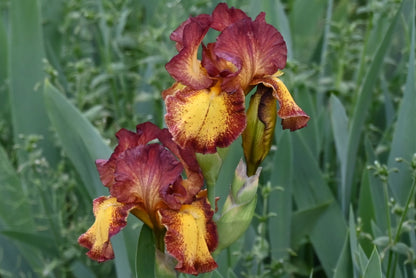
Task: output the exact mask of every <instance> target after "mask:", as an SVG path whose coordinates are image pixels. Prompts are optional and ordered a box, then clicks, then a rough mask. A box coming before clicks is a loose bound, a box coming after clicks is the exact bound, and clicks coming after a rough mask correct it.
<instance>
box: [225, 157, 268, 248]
mask: <svg viewBox="0 0 416 278" xmlns="http://www.w3.org/2000/svg"><path fill="white" fill-rule="evenodd" d="M260 171H261V168H259V169H258V170H257V172H256V174H255V175H253V176H251V177H248V176H247V174H246V165H245V163H244V162H243V161H240V163H239V164H238V166H237V169H236V170H235V176H234V180H233V183H232V185H231V190H230V194H229V195H228V197H227V200H226V201H225V204H224V207H223V210H222V214H221V216H220V218H219V219H218V221H217V231H218V240H219V242H218V247H217V251H220V250H222V249H224V248H227V247H228V246H230V245H231V244H232V243H233V242H235V241H236V240H237V239H239V238H240V237H241V236H242V235H243V234H244V232H245V231H246V230H247V228H248V226H249V225H250V223H251V220H252V218H253V215H254V210H255V208H256V203H257V195H256V193H257V188H258V182H259V175H260Z"/></svg>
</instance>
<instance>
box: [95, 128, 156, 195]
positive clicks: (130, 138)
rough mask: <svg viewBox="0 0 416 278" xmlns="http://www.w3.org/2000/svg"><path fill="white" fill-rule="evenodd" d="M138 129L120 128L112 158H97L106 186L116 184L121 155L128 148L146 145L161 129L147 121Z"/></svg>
mask: <svg viewBox="0 0 416 278" xmlns="http://www.w3.org/2000/svg"><path fill="white" fill-rule="evenodd" d="M136 129H137V131H136V133H135V132H132V131H129V130H127V129H124V128H122V129H120V130H119V131H118V132H117V133H116V137H117V140H118V145H117V147H116V148H115V150H114V152H113V153H112V154H111V157H110V159H108V160H105V159H97V160H96V162H95V164H96V166H97V170H98V173H99V174H100V179H101V181H102V183H103V184H104V186H106V187H108V188H111V186H112V185H113V184H114V182H115V180H114V171H115V164H116V161H117V159H119V157H120V155H121V154H122V153H123V152H124V151H126V150H127V149H130V148H133V147H136V146H140V145H145V144H147V143H148V142H149V141H151V140H153V139H155V138H157V137H158V135H159V133H160V132H161V129H160V128H159V127H157V126H156V125H154V124H152V123H150V122H146V123H143V124H140V125H138V126H137V128H136Z"/></svg>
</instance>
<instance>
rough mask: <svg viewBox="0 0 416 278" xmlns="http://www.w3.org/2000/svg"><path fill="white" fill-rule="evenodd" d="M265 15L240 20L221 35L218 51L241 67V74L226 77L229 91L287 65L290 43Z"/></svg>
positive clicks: (239, 71) (224, 87) (225, 86)
mask: <svg viewBox="0 0 416 278" xmlns="http://www.w3.org/2000/svg"><path fill="white" fill-rule="evenodd" d="M264 17H265V14H264V13H261V14H260V15H259V16H258V17H257V18H256V20H255V21H252V20H251V19H250V18H245V19H242V20H240V21H237V22H235V23H234V24H232V25H230V26H228V27H227V28H225V29H224V30H223V31H222V33H221V34H220V35H219V36H218V38H217V42H216V44H215V48H214V52H215V54H216V55H217V56H218V57H220V58H223V59H224V60H227V61H229V62H231V63H233V64H234V65H235V66H236V67H237V68H238V76H234V75H231V76H229V77H224V80H223V85H222V88H223V89H224V90H225V91H227V92H232V91H235V90H236V89H238V88H243V89H244V88H246V87H247V86H248V85H249V84H250V83H251V80H252V79H253V78H256V77H261V76H264V75H271V74H273V73H275V72H276V71H277V70H278V69H283V68H284V67H285V65H286V57H287V48H286V43H285V41H284V40H283V37H282V35H281V34H280V33H279V31H277V30H276V28H274V27H273V26H272V25H270V24H267V23H266V21H265V19H264Z"/></svg>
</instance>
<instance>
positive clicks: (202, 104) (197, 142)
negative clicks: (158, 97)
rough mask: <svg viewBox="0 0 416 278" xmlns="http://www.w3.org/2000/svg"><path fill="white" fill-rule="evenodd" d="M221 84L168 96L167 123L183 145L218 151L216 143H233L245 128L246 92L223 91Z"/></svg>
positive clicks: (224, 144) (218, 145) (225, 144)
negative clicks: (231, 92)
mask: <svg viewBox="0 0 416 278" xmlns="http://www.w3.org/2000/svg"><path fill="white" fill-rule="evenodd" d="M220 86H221V85H220V84H217V85H215V86H214V87H211V88H209V89H204V90H192V89H190V88H185V89H184V90H181V91H177V92H176V93H175V94H174V95H170V96H168V97H167V98H166V99H165V103H166V111H167V113H166V115H165V120H166V124H167V126H168V128H169V131H170V132H171V133H172V136H173V138H174V140H175V141H176V142H177V143H178V144H179V145H180V146H181V147H182V148H192V149H194V150H195V151H196V152H201V153H214V152H216V147H226V146H228V145H230V144H231V142H233V141H234V140H235V139H236V138H237V137H238V136H239V135H240V134H241V132H242V131H243V130H244V128H245V126H246V122H245V121H246V120H245V111H244V93H243V92H242V91H241V90H240V91H237V92H235V93H233V94H230V93H226V92H222V91H221V87H220Z"/></svg>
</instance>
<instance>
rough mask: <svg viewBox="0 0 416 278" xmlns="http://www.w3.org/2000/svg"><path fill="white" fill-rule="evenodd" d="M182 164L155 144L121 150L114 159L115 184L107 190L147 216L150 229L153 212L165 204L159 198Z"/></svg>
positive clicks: (168, 188) (168, 186)
mask: <svg viewBox="0 0 416 278" xmlns="http://www.w3.org/2000/svg"><path fill="white" fill-rule="evenodd" d="M182 170H183V167H182V165H181V164H180V162H179V161H178V160H177V159H176V157H175V156H174V155H173V154H172V153H171V152H169V151H168V150H167V149H165V148H164V147H163V146H161V145H159V144H149V145H144V146H137V147H134V148H131V149H128V150H126V151H124V152H123V154H122V155H121V156H120V158H119V159H118V160H117V162H116V169H115V172H114V176H115V181H116V182H115V184H114V185H113V186H112V187H111V189H110V193H111V195H112V196H114V197H116V198H117V200H118V201H120V202H123V203H134V204H135V205H136V209H139V210H142V211H144V212H146V213H147V214H148V215H149V218H150V219H151V222H152V223H146V222H145V220H146V219H141V220H142V221H144V222H145V223H146V224H147V225H149V226H150V227H151V228H153V227H154V226H155V225H157V224H158V221H157V219H156V211H157V210H159V209H160V208H165V207H167V204H166V202H165V200H164V198H163V197H162V196H163V195H164V194H166V192H170V193H171V194H173V192H171V191H172V190H171V189H170V186H171V185H173V184H174V183H175V182H176V180H177V179H178V177H180V175H181V173H182Z"/></svg>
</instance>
